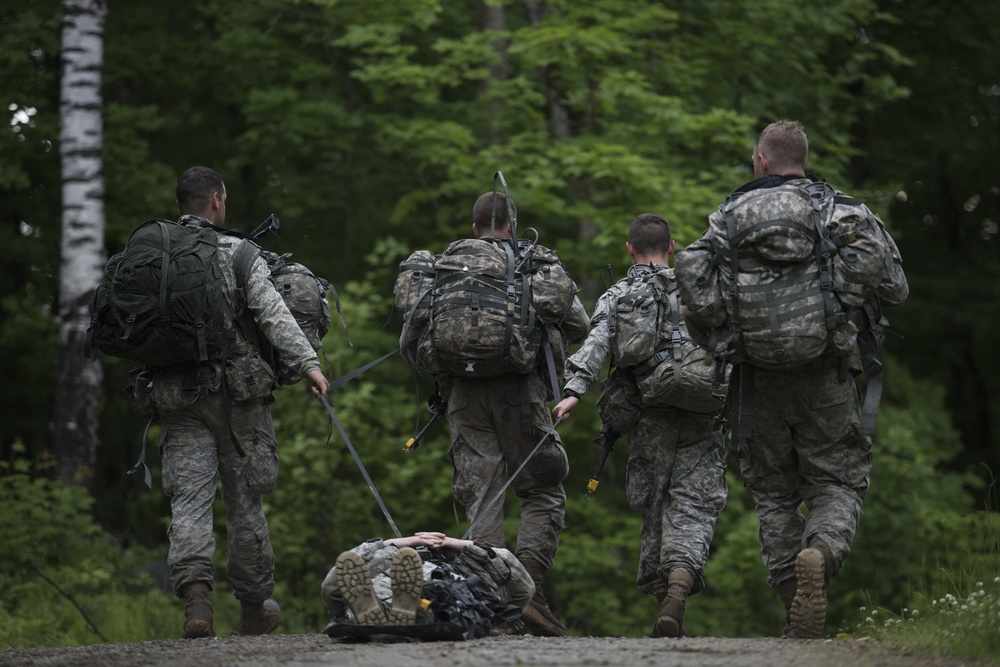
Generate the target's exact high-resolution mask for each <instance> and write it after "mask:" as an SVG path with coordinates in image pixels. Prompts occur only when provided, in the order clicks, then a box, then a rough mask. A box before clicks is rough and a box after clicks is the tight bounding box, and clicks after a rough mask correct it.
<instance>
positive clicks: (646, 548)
mask: <svg viewBox="0 0 1000 667" xmlns="http://www.w3.org/2000/svg"><path fill="white" fill-rule="evenodd" d="M625 484H626V489H625V493H626V496H627V497H628V501H629V504H630V505H631V506H632V508H633V509H635V510H636V511H637V512H638V513H639V515H640V516H641V517H642V533H641V546H640V551H639V572H638V575H637V577H636V584H637V585H638V586H639V589H640V590H641V591H642V592H643V593H646V594H648V595H656V594H657V593H666V591H667V576H668V575H669V574H670V571H671V570H675V569H678V568H683V569H686V570H688V571H690V572H691V573H692V574H693V575H694V578H695V585H694V588H693V591H695V592H696V591H698V590H700V589H701V588H702V587H703V586H704V578H703V574H704V570H705V563H706V562H707V561H708V550H709V545H710V544H711V542H712V535H713V533H714V531H715V521H716V519H718V518H719V513H720V512H721V511H722V508H723V507H724V506H725V504H726V497H727V495H728V487H727V486H726V448H725V445H724V444H723V437H722V430H721V428H718V427H717V426H715V424H714V416H712V415H699V414H693V413H690V412H685V411H682V410H676V409H654V410H649V409H647V410H645V411H644V412H643V415H642V417H641V418H640V419H639V422H638V424H636V426H635V429H634V430H633V431H632V432H631V433H629V436H628V469H627V472H626V481H625Z"/></svg>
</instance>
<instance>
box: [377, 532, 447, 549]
mask: <svg viewBox="0 0 1000 667" xmlns="http://www.w3.org/2000/svg"><path fill="white" fill-rule="evenodd" d="M446 539H449V538H448V537H447V536H446V535H445V534H444V533H432V532H426V531H424V532H419V533H414V534H413V535H409V536H407V537H394V538H392V539H391V540H385V541H384V542H383V544H390V545H392V546H395V547H400V548H402V547H416V546H420V545H423V546H426V547H431V548H432V549H436V548H438V547H440V546H442V545H443V544H444V541H445V540H446Z"/></svg>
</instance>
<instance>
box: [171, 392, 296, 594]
mask: <svg viewBox="0 0 1000 667" xmlns="http://www.w3.org/2000/svg"><path fill="white" fill-rule="evenodd" d="M166 384H172V385H174V386H180V385H181V382H180V381H177V382H170V380H169V378H168V382H167V383H166ZM222 403H223V398H222V395H221V394H220V393H218V392H214V393H211V394H209V395H208V396H206V397H205V398H198V399H196V400H194V401H193V402H191V403H190V405H187V406H183V407H179V408H177V409H168V408H167V407H166V406H158V411H159V413H160V420H161V422H162V424H163V434H162V436H161V438H160V451H161V456H162V460H163V491H164V493H166V495H167V496H168V497H170V510H171V521H170V528H169V530H168V536H169V538H170V550H169V552H168V555H167V565H168V566H169V568H170V585H171V588H172V589H173V590H174V592H175V593H177V595H178V596H180V595H181V590H182V588H183V586H184V585H185V584H188V583H193V582H199V581H201V582H206V583H208V584H209V586H212V585H213V582H214V580H215V578H214V569H213V566H212V555H213V553H214V551H215V536H214V531H213V523H212V507H213V504H214V503H215V493H216V473H218V476H219V478H220V479H221V481H222V494H223V497H224V498H225V501H226V534H227V539H228V549H227V552H228V555H229V560H228V565H227V568H226V574H227V576H228V578H229V581H230V582H231V583H232V586H233V592H234V593H235V595H236V597H237V598H238V599H240V600H247V601H249V602H262V601H263V600H266V599H267V598H269V597H270V596H271V593H272V592H273V590H274V552H273V550H272V548H271V540H270V531H269V529H268V526H267V519H266V518H265V516H264V510H263V506H262V498H263V496H264V494H265V493H268V492H269V491H271V490H272V489H273V488H274V484H275V481H276V480H277V476H278V455H277V449H278V445H277V441H276V440H275V437H274V424H273V423H272V421H271V414H270V411H269V409H268V408H267V407H265V406H264V405H263V404H262V403H261V401H259V400H258V401H243V402H238V403H233V404H232V406H231V412H230V410H227V409H226V408H225V407H224V406H223V404H222ZM230 414H231V418H229V419H227V415H230ZM230 432H232V434H233V435H235V436H236V438H237V440H238V442H239V446H240V449H241V450H242V452H243V455H241V454H240V452H239V451H238V450H237V449H236V447H235V446H234V443H233V441H232V439H231V438H230Z"/></svg>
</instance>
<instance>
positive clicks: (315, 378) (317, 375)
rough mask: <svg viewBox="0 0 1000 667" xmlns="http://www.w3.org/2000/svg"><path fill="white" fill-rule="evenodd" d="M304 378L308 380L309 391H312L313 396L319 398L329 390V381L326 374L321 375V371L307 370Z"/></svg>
mask: <svg viewBox="0 0 1000 667" xmlns="http://www.w3.org/2000/svg"><path fill="white" fill-rule="evenodd" d="M306 380H307V381H308V382H309V389H310V391H312V393H313V396H315V397H316V398H320V397H321V396H324V395H326V393H327V392H328V391H330V383H329V382H328V381H327V379H326V376H325V375H323V373H322V371H318V370H313V371H309V372H308V373H307V374H306Z"/></svg>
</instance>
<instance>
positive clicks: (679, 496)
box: [553, 213, 727, 637]
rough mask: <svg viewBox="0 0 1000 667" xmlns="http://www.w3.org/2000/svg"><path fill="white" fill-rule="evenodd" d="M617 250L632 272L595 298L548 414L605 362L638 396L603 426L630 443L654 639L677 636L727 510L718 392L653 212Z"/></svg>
mask: <svg viewBox="0 0 1000 667" xmlns="http://www.w3.org/2000/svg"><path fill="white" fill-rule="evenodd" d="M625 248H626V250H627V251H628V255H629V258H631V260H632V262H633V266H632V267H631V268H630V269H629V272H628V275H627V276H626V277H625V278H623V279H622V280H620V281H618V282H617V283H616V284H614V285H612V286H611V288H610V289H609V290H608V291H607V292H605V293H604V295H602V296H601V298H600V299H599V300H598V302H597V306H596V307H595V309H594V315H593V317H592V318H591V322H590V324H591V330H590V334H589V335H588V336H587V340H586V341H584V343H583V345H581V346H580V349H579V350H578V351H577V352H576V353H575V354H573V355H572V356H571V357H570V358H569V359H568V360H567V363H566V367H567V370H566V385H565V389H564V391H563V394H564V396H565V398H563V400H562V401H560V402H559V403H558V404H557V405H556V406H555V408H554V409H553V413H554V414H555V416H556V417H557V418H562V417H566V416H569V414H570V413H571V411H572V410H573V408H575V407H576V405H577V404H578V403H579V401H580V396H581V395H582V394H583V393H584V392H586V391H587V390H588V389H589V388H590V387H592V386H593V384H594V383H595V382H596V381H597V380H598V376H599V375H600V373H601V371H602V369H603V368H604V365H605V360H606V359H607V358H608V357H609V356H610V357H611V359H612V361H611V363H612V366H613V367H614V368H615V369H616V371H615V372H616V373H617V375H618V377H617V381H619V382H623V383H628V384H629V386H630V387H631V392H630V393H632V394H633V395H634V396H636V397H637V399H638V403H639V405H637V406H636V407H635V408H634V411H635V416H634V418H633V420H632V421H633V422H634V423H622V422H625V421H627V420H615V419H614V418H613V417H612V422H613V425H609V424H607V423H606V424H605V428H609V427H610V428H615V429H616V430H621V431H624V432H625V433H623V434H624V435H626V436H627V438H628V450H629V456H628V468H627V472H626V494H627V496H628V500H629V503H630V504H631V505H632V507H633V508H634V509H635V510H636V511H637V512H639V514H640V515H641V516H642V533H641V535H640V539H641V543H642V546H641V549H640V557H639V571H638V575H637V578H636V584H637V585H638V586H639V589H640V590H642V591H643V592H644V593H646V594H648V595H653V596H655V597H656V599H657V601H658V602H659V603H660V610H659V612H658V614H657V618H656V622H655V624H654V626H653V631H652V636H653V637H682V636H685V631H684V608H685V603H686V601H687V598H688V596H689V595H692V594H694V593H696V592H698V591H699V590H701V588H702V587H703V586H704V570H705V564H706V562H707V560H708V552H709V545H710V543H711V541H712V535H713V532H714V529H715V522H716V519H718V517H719V513H720V512H721V511H722V508H723V507H724V506H725V504H726V497H727V487H726V451H725V446H724V443H723V437H722V426H721V422H720V421H719V420H718V419H716V417H717V415H718V413H719V412H720V411H721V410H722V407H723V402H722V400H723V399H724V396H725V393H726V385H725V382H724V381H723V382H715V381H714V378H713V377H712V376H711V374H712V373H713V372H714V371H713V370H712V369H711V368H710V367H708V366H705V364H704V362H703V357H704V353H703V351H701V350H700V348H698V346H697V345H695V344H694V343H693V342H692V341H691V340H690V337H689V336H688V334H687V328H686V327H684V326H683V321H682V320H680V319H679V302H678V299H677V287H676V284H675V282H674V275H673V269H671V268H669V266H668V262H669V258H670V257H671V256H672V255H673V252H674V242H673V239H672V238H671V234H670V224H669V223H668V222H667V220H666V219H664V218H663V217H661V216H659V215H656V214H653V213H643V214H642V215H639V216H637V217H636V218H635V219H634V220H633V221H632V223H631V225H630V226H629V230H628V241H626V243H625ZM675 327H676V333H677V335H676V337H675V336H674V335H673V334H674V328H675ZM603 400H604V399H602V401H603ZM608 410H610V411H615V410H618V411H622V410H624V411H628V410H629V406H628V405H619V406H608V407H606V406H605V405H603V404H602V405H601V412H602V416H604V414H606V413H607V411H608Z"/></svg>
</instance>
